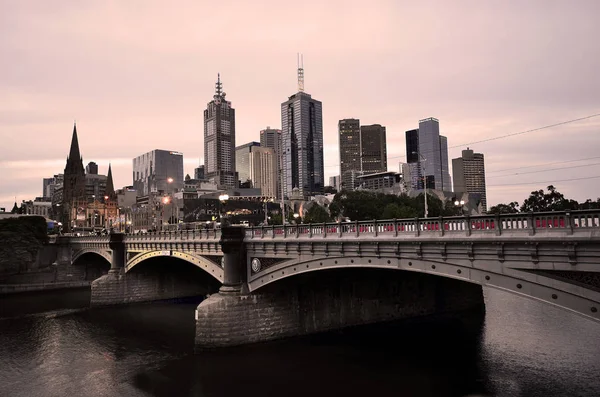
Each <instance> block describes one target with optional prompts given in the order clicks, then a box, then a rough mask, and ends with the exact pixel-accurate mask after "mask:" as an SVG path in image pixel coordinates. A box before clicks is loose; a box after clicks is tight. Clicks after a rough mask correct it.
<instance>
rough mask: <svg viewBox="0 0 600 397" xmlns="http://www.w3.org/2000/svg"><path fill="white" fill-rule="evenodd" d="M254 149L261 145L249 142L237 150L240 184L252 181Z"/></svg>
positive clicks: (237, 169)
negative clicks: (251, 163) (252, 153)
mask: <svg viewBox="0 0 600 397" xmlns="http://www.w3.org/2000/svg"><path fill="white" fill-rule="evenodd" d="M254 147H260V143H258V142H249V143H246V144H244V145H241V146H238V147H236V148H235V171H236V172H237V173H238V176H239V178H240V184H242V183H246V182H247V181H251V179H250V152H251V151H252V148H254Z"/></svg>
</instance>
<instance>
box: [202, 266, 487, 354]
mask: <svg viewBox="0 0 600 397" xmlns="http://www.w3.org/2000/svg"><path fill="white" fill-rule="evenodd" d="M467 310H475V311H477V312H483V310H484V302H483V294H482V289H481V286H479V285H475V284H469V283H465V282H461V281H456V280H449V279H443V278H441V277H435V276H431V275H426V274H421V273H411V272H397V271H385V270H373V269H351V270H344V271H339V272H336V271H317V272H314V273H309V274H305V275H298V276H295V277H290V278H289V279H286V280H282V281H281V282H278V283H274V284H273V285H271V286H268V287H265V290H264V291H263V290H261V291H258V292H254V293H252V294H251V295H244V294H241V293H238V294H231V293H229V294H228V293H219V294H215V295H212V296H211V297H210V298H208V299H206V300H204V301H203V302H202V303H201V304H200V305H199V306H198V309H197V314H196V316H197V321H196V349H197V350H202V349H206V348H217V347H228V346H235V345H242V344H248V343H255V342H264V341H269V340H274V339H280V338H285V337H291V336H301V335H307V334H312V333H318V332H323V331H329V330H336V329H342V328H345V327H350V326H355V325H362V324H371V323H378V322H384V321H392V320H398V319H406V318H415V317H421V316H429V315H441V314H450V313H454V312H462V311H467Z"/></svg>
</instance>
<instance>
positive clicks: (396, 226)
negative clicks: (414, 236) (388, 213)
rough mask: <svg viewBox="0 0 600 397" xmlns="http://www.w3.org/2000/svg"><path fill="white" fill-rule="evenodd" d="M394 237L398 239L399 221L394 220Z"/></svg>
mask: <svg viewBox="0 0 600 397" xmlns="http://www.w3.org/2000/svg"><path fill="white" fill-rule="evenodd" d="M394 237H398V219H396V218H394Z"/></svg>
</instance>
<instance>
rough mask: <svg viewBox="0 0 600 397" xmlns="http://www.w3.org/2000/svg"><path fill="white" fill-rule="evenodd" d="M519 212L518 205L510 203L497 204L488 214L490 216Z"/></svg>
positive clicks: (513, 202) (514, 202)
mask: <svg viewBox="0 0 600 397" xmlns="http://www.w3.org/2000/svg"><path fill="white" fill-rule="evenodd" d="M517 212H519V203H517V202H516V201H511V202H510V203H508V204H497V205H494V206H493V207H492V208H490V210H489V211H488V213H490V214H516V213H517Z"/></svg>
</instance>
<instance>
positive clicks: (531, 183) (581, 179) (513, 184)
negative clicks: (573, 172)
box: [487, 175, 600, 187]
mask: <svg viewBox="0 0 600 397" xmlns="http://www.w3.org/2000/svg"><path fill="white" fill-rule="evenodd" d="M597 178H600V175H596V176H588V177H585V178H571V179H557V180H554V181H537V182H526V183H506V184H501V185H487V187H497V186H522V185H536V184H542V183H543V184H544V185H545V184H546V183H551V184H552V183H556V182H572V181H583V180H586V179H597Z"/></svg>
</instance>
